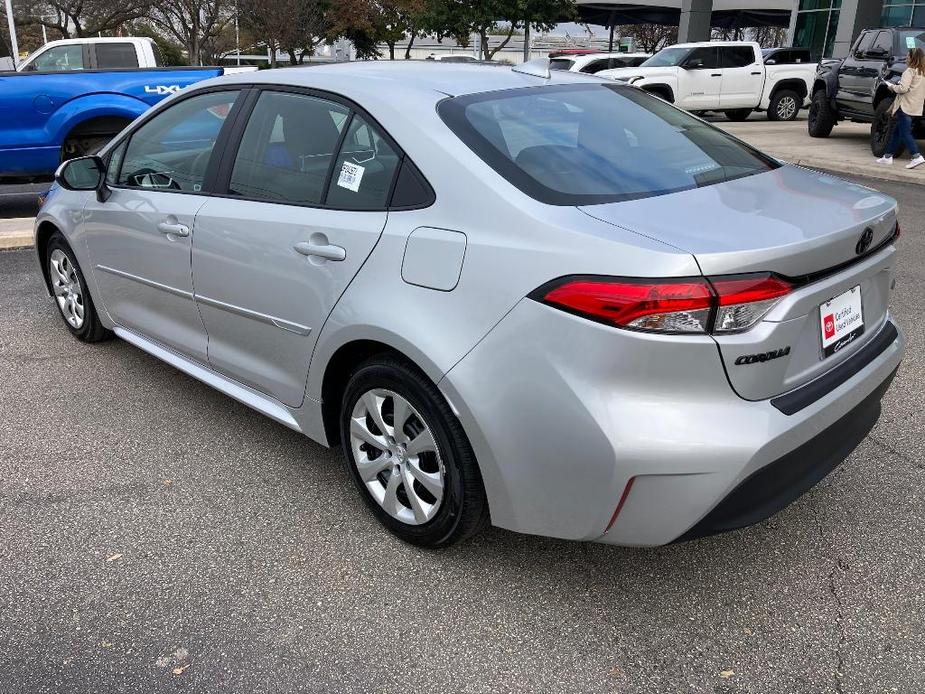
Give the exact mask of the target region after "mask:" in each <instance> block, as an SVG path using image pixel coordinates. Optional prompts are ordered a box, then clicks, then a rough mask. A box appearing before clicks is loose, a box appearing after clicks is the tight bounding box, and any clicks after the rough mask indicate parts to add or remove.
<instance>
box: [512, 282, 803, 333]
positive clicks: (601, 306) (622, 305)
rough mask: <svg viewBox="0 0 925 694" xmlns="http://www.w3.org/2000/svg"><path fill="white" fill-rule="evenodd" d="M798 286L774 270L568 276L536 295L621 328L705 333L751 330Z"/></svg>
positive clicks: (532, 294) (569, 310) (567, 309)
mask: <svg viewBox="0 0 925 694" xmlns="http://www.w3.org/2000/svg"><path fill="white" fill-rule="evenodd" d="M792 289H793V287H792V286H791V285H790V284H789V283H788V282H786V281H785V280H783V279H781V278H779V277H776V276H775V275H771V274H769V273H761V274H754V275H738V276H732V277H715V278H704V277H686V278H679V279H664V280H649V279H637V278H611V277H565V278H562V279H559V280H556V281H554V282H551V283H548V284H546V285H544V286H543V287H540V288H539V289H537V290H536V291H534V292H533V293H531V294H530V298H532V299H536V300H537V301H541V302H542V303H545V304H548V305H550V306H554V307H556V308H559V309H561V310H564V311H568V312H569V313H574V314H576V315H579V316H583V317H584V318H589V319H591V320H594V321H597V322H600V323H606V324H607V325H613V326H616V327H618V328H626V329H629V330H643V331H648V332H659V333H668V334H704V333H731V332H740V331H742V330H747V329H748V328H750V327H752V326H753V325H754V324H755V323H757V322H758V321H759V320H761V319H762V318H763V317H764V316H765V315H766V314H767V313H768V311H770V310H771V308H772V307H773V306H774V304H776V303H777V302H778V301H779V300H780V298H781V297H782V296H784V295H786V294H788V293H789V292H790V291H792Z"/></svg>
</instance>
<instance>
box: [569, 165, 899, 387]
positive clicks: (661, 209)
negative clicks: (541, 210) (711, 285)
mask: <svg viewBox="0 0 925 694" xmlns="http://www.w3.org/2000/svg"><path fill="white" fill-rule="evenodd" d="M582 210H583V211H584V212H585V213H586V214H589V215H590V216H592V217H595V218H597V219H601V220H603V221H607V222H610V223H611V224H614V225H616V226H620V227H623V228H626V229H629V230H632V231H635V232H636V233H639V234H642V235H644V236H647V237H651V238H654V239H658V240H660V241H663V242H665V243H668V244H670V245H672V246H674V247H676V248H678V249H681V250H685V251H687V252H689V253H691V254H692V255H693V256H694V257H695V258H696V260H697V263H698V265H699V266H700V269H701V271H702V272H703V274H704V275H705V276H707V277H716V276H721V275H735V274H741V273H751V272H771V273H775V274H777V275H780V276H782V277H784V278H786V279H788V280H789V281H791V282H792V283H793V285H794V290H793V291H792V292H791V293H790V294H789V295H787V296H786V297H784V298H783V299H781V300H780V301H779V302H778V303H777V304H775V305H774V307H773V308H772V309H771V310H770V311H769V312H768V314H767V315H766V316H764V318H763V319H762V320H761V322H759V323H758V324H757V325H755V326H754V327H752V328H751V329H749V330H747V331H744V332H742V333H735V334H721V335H715V336H714V339H715V340H716V342H717V344H718V346H719V350H720V354H721V355H722V358H723V362H724V364H725V367H726V371H727V373H728V375H729V381H730V383H731V385H732V387H733V388H734V389H735V391H736V392H737V393H738V394H739V395H740V396H741V397H743V398H746V399H749V400H761V399H766V398H771V397H774V396H776V395H779V394H781V393H784V392H787V391H789V390H792V389H793V388H796V387H798V386H800V385H802V384H804V383H807V382H809V381H811V380H813V379H814V378H817V377H818V376H820V375H822V374H823V373H825V372H826V371H828V370H830V369H831V368H833V367H835V366H837V365H838V364H840V363H841V362H843V361H844V360H845V359H847V358H849V357H850V356H851V355H852V354H854V353H855V352H856V351H858V350H860V349H863V347H864V345H865V344H867V342H868V341H869V340H870V339H872V338H873V337H874V335H875V334H876V333H877V332H878V331H879V329H880V328H882V326H883V323H884V322H885V320H886V317H887V311H888V303H889V295H890V290H891V286H892V282H893V265H894V262H893V258H894V251H893V248H892V245H890V239H891V238H892V237H893V234H894V232H895V229H896V212H895V201H893V200H892V198H890V197H888V196H886V195H882V194H880V193H877V192H876V191H874V190H871V189H869V188H865V187H863V186H859V185H855V184H852V183H848V182H845V181H842V180H839V179H837V178H835V177H833V176H828V175H826V174H820V173H816V172H811V171H807V170H805V169H801V168H798V167H793V166H783V167H781V168H779V169H775V170H773V171H769V172H767V173H763V174H758V175H755V176H749V177H746V178H741V179H737V180H733V181H729V182H726V183H721V184H716V185H712V186H706V187H703V188H698V189H694V190H689V191H683V192H680V193H675V194H671V195H663V196H658V197H651V198H645V199H641V200H634V201H630V202H622V203H610V204H605V205H594V206H587V207H583V208H582ZM639 274H640V275H641V276H644V275H645V272H644V271H643V272H640V273H639ZM852 290H853V291H852ZM833 299H834V300H835V301H832V300H833ZM858 303H859V305H860V312H861V316H860V319H858V318H857V317H854V318H852V317H851V316H850V315H849V314H851V313H855V312H856V309H853V308H852V307H855V306H857V304H858ZM840 313H844V315H845V316H847V318H846V317H844V316H843V317H842V319H838V318H837V316H839V315H840ZM828 317H831V321H832V323H831V325H834V324H835V323H837V322H839V320H841V322H842V323H844V322H845V321H848V322H849V324H847V325H841V324H840V327H841V328H843V329H844V330H846V332H844V333H841V332H839V334H838V335H837V336H835V337H834V338H833V337H832V336H830V337H829V338H828V339H826V338H825V333H826V326H825V320H826V318H828ZM859 322H862V323H863V327H862V326H861V325H860V324H859ZM842 338H844V339H842ZM838 343H840V344H838Z"/></svg>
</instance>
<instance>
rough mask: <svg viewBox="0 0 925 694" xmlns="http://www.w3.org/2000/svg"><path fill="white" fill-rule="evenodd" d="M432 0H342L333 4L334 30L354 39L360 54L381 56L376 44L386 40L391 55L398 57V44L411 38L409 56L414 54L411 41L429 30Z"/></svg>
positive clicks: (406, 54) (362, 55) (406, 50)
mask: <svg viewBox="0 0 925 694" xmlns="http://www.w3.org/2000/svg"><path fill="white" fill-rule="evenodd" d="M427 2H428V0H341V1H340V2H338V3H336V4H335V6H334V8H333V17H334V18H333V21H332V31H333V33H334V35H337V36H344V37H346V38H348V39H350V40H351V41H353V44H354V46H355V47H356V49H357V55H358V56H359V57H364V58H379V57H380V53H379V50H378V49H377V48H376V45H377V44H379V43H384V44H385V45H386V46H388V48H389V59H390V60H395V46H396V45H397V44H398V43H400V42H402V41H408V47H407V48H406V49H405V57H406V58H408V57H410V51H411V44H412V43H413V42H414V39H415V38H416V37H417V36H419V35H420V34H421V33H423V32H424V31H425V27H426V25H427V20H426V19H425V15H426V12H427Z"/></svg>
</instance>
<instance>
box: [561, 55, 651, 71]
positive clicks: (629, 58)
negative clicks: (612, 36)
mask: <svg viewBox="0 0 925 694" xmlns="http://www.w3.org/2000/svg"><path fill="white" fill-rule="evenodd" d="M651 57H652V56H651V54H649V53H585V54H582V55H569V56H559V57H556V58H551V59H550V60H549V69H550V70H571V71H572V72H584V73H587V74H589V75H593V74H596V73H598V72H600V71H601V70H612V69H614V68H618V67H636V66H637V65H641V64H642V63H644V62H645V61H646V60H648V59H649V58H651Z"/></svg>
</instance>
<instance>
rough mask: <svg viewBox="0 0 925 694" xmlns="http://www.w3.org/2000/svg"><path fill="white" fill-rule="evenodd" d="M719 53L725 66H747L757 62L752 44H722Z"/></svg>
mask: <svg viewBox="0 0 925 694" xmlns="http://www.w3.org/2000/svg"><path fill="white" fill-rule="evenodd" d="M719 54H720V57H721V58H722V66H723V67H725V68H735V67H747V66H749V65H751V64H752V63H753V62H755V51H754V49H753V48H752V47H751V46H722V47H720V49H719Z"/></svg>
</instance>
